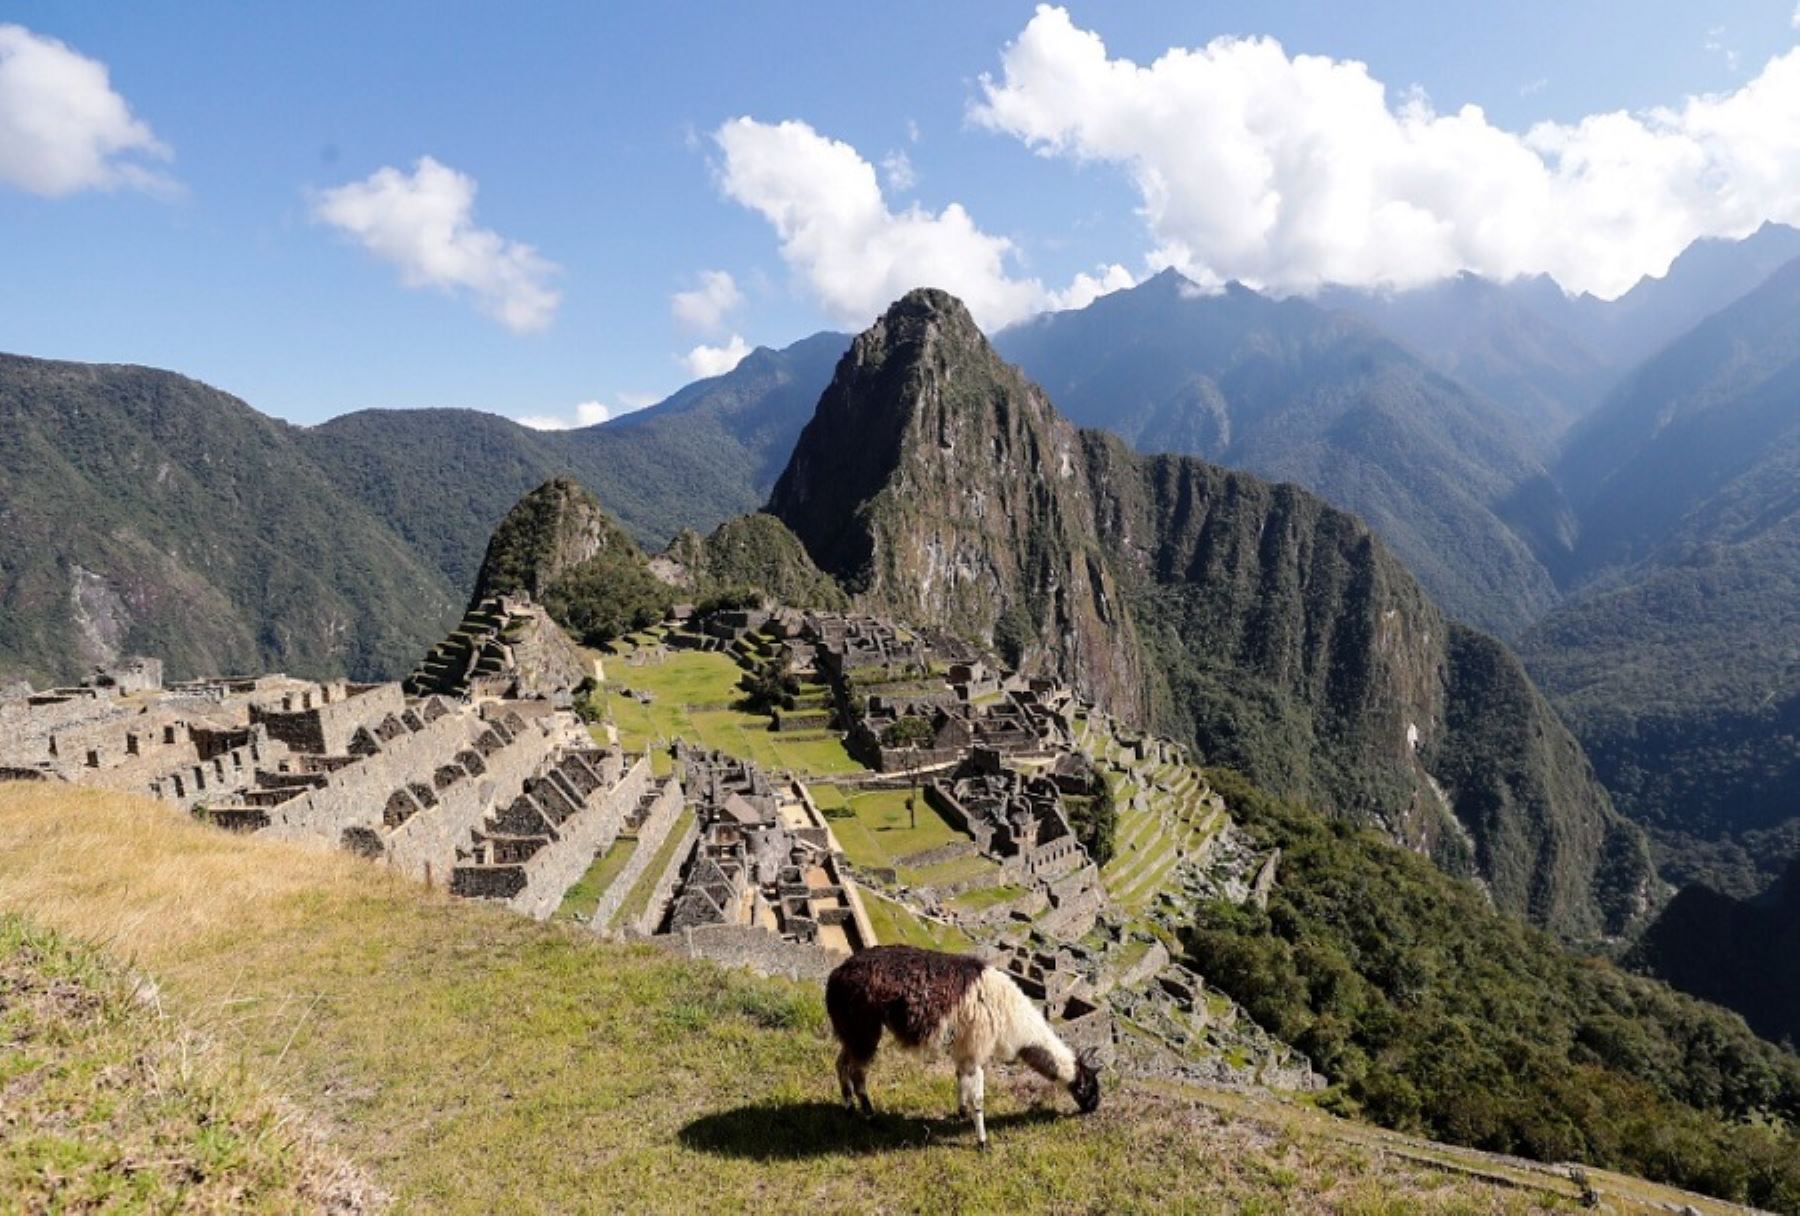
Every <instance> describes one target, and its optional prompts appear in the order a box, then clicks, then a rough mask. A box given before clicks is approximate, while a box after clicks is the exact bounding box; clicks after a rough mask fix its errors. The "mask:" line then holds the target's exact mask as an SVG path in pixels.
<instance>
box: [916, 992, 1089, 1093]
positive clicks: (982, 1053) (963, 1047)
mask: <svg viewBox="0 0 1800 1216" xmlns="http://www.w3.org/2000/svg"><path fill="white" fill-rule="evenodd" d="M945 1031H946V1035H947V1042H946V1044H945V1046H946V1047H947V1049H948V1050H949V1052H950V1058H951V1059H952V1060H954V1061H956V1066H957V1071H958V1072H961V1071H962V1070H963V1068H964V1067H965V1066H969V1067H973V1068H977V1069H980V1068H985V1067H986V1066H987V1065H988V1064H989V1063H990V1062H991V1061H995V1060H998V1061H999V1062H1000V1063H1002V1064H1010V1063H1012V1062H1013V1061H1014V1060H1016V1059H1018V1058H1019V1056H1020V1054H1021V1053H1025V1054H1028V1055H1029V1054H1032V1053H1033V1052H1039V1053H1042V1055H1041V1056H1040V1057H1039V1058H1038V1059H1034V1060H1032V1061H1031V1063H1032V1066H1033V1067H1035V1068H1040V1071H1041V1064H1042V1062H1043V1061H1044V1060H1045V1059H1047V1060H1048V1062H1049V1063H1050V1064H1052V1065H1053V1066H1054V1072H1053V1073H1046V1074H1045V1075H1046V1076H1048V1077H1050V1079H1051V1080H1053V1081H1062V1082H1065V1083H1066V1082H1068V1081H1072V1080H1074V1078H1075V1053H1074V1052H1072V1051H1070V1050H1069V1047H1068V1045H1067V1044H1066V1043H1064V1042H1063V1041H1062V1039H1061V1038H1059V1037H1058V1036H1057V1033H1056V1032H1055V1031H1054V1030H1052V1029H1050V1023H1049V1022H1047V1021H1045V1020H1044V1015H1043V1014H1042V1013H1039V1012H1038V1007H1037V1006H1036V1005H1034V1004H1032V1002H1031V998H1029V997H1027V996H1026V995H1025V994H1024V993H1023V992H1021V991H1019V986H1018V985H1017V984H1015V983H1013V981H1012V978H1011V977H1010V976H1008V975H1006V974H1005V973H1004V972H1001V971H996V970H995V969H994V968H992V967H989V968H988V969H987V970H986V971H983V972H982V973H981V978H980V979H978V980H976V981H975V982H974V983H973V984H971V985H970V986H969V990H968V992H966V993H964V994H963V999H962V1001H961V1002H960V1003H959V1004H958V1005H957V1007H956V1010H955V1012H954V1013H952V1014H951V1015H950V1018H949V1022H948V1024H947V1026H946V1027H945Z"/></svg>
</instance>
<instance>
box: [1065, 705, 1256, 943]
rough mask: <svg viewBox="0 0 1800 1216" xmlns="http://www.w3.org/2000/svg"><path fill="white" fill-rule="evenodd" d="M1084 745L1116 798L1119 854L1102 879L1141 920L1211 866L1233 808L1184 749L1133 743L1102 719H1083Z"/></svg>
mask: <svg viewBox="0 0 1800 1216" xmlns="http://www.w3.org/2000/svg"><path fill="white" fill-rule="evenodd" d="M1075 731H1076V745H1077V746H1078V747H1080V748H1081V749H1082V750H1083V751H1085V752H1086V753H1087V754H1088V756H1089V757H1090V758H1091V759H1092V760H1093V762H1094V764H1095V766H1096V767H1097V768H1098V769H1099V771H1100V773H1101V776H1102V778H1103V779H1104V780H1105V781H1106V783H1107V786H1108V788H1109V789H1110V790H1111V792H1112V796H1113V805H1114V807H1115V810H1116V815H1117V821H1116V824H1115V826H1114V829H1113V855H1112V857H1111V859H1109V860H1108V862H1107V863H1106V865H1105V866H1104V867H1103V868H1102V869H1101V872H1100V873H1101V878H1102V880H1103V881H1104V882H1105V883H1106V889H1107V893H1108V895H1109V897H1110V898H1111V899H1112V901H1113V903H1114V904H1115V905H1116V906H1117V907H1118V908H1119V909H1121V910H1122V911H1124V912H1125V913H1127V914H1128V915H1130V916H1133V917H1141V916H1142V915H1143V914H1144V913H1146V912H1147V911H1149V910H1150V909H1151V908H1152V907H1153V906H1154V905H1155V904H1156V903H1157V901H1158V899H1159V898H1160V897H1161V896H1163V895H1165V894H1172V893H1173V892H1175V891H1176V890H1177V889H1178V888H1179V886H1180V879H1181V876H1182V875H1181V871H1182V869H1183V867H1184V866H1191V865H1201V864H1204V863H1205V861H1206V859H1207V858H1208V856H1209V855H1210V852H1211V849H1212V845H1213V841H1214V840H1215V838H1216V837H1217V835H1218V833H1219V832H1220V831H1221V830H1223V829H1224V828H1225V827H1226V826H1227V824H1228V823H1229V816H1228V815H1227V814H1226V811H1225V804H1224V802H1223V800H1222V799H1220V798H1219V796H1218V795H1217V794H1215V793H1214V792H1213V791H1212V789H1211V788H1210V787H1209V786H1208V785H1207V784H1206V781H1205V778H1204V777H1202V776H1201V773H1200V770H1199V769H1198V767H1197V766H1195V765H1194V764H1193V762H1192V761H1191V760H1190V759H1188V758H1186V757H1185V756H1184V755H1182V754H1181V752H1180V750H1179V749H1177V748H1174V747H1172V746H1170V745H1168V744H1165V743H1161V742H1159V741H1155V740H1150V741H1140V740H1139V739H1138V738H1137V737H1134V736H1127V735H1126V734H1125V733H1124V732H1123V731H1122V730H1121V729H1120V728H1119V727H1118V726H1117V725H1116V724H1115V723H1114V722H1113V721H1112V720H1111V719H1110V718H1108V717H1106V716H1105V715H1103V714H1099V713H1096V712H1092V711H1090V712H1086V713H1082V714H1078V715H1077V716H1076V718H1075Z"/></svg>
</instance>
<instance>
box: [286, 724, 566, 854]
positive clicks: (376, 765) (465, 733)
mask: <svg viewBox="0 0 1800 1216" xmlns="http://www.w3.org/2000/svg"><path fill="white" fill-rule="evenodd" d="M414 720H415V721H419V722H420V726H419V729H417V730H407V731H403V732H402V733H401V734H399V735H396V736H394V737H393V738H391V739H388V740H386V741H385V742H384V743H383V744H382V745H381V750H380V751H378V752H376V753H374V754H373V755H368V756H363V757H361V758H359V759H357V760H356V761H355V762H354V763H350V764H346V765H344V766H342V767H339V768H336V769H335V771H333V772H331V773H330V774H329V777H328V779H327V780H326V782H325V783H324V784H323V785H321V786H320V787H318V788H315V789H308V790H306V791H305V792H303V793H301V794H299V795H297V796H295V797H293V798H290V799H288V800H287V801H285V802H281V803H279V804H277V805H274V806H270V807H268V808H266V814H267V818H268V825H267V827H266V828H264V829H263V830H264V831H265V832H267V833H268V834H269V835H271V836H275V837H278V838H281V839H286V840H313V841H322V842H324V843H327V844H331V845H338V844H341V843H342V842H343V840H344V836H345V833H346V832H348V831H350V830H352V829H368V830H372V831H374V832H376V833H378V834H379V835H380V836H381V838H382V839H383V840H384V841H385V842H386V854H387V859H388V862H389V864H391V865H393V866H394V867H395V868H396V869H398V870H401V871H402V872H404V873H407V874H411V875H413V876H414V877H418V878H424V879H426V880H427V881H431V882H447V881H448V880H449V876H450V870H451V868H452V866H453V865H454V864H455V857H456V850H457V849H458V848H459V847H461V846H463V845H465V844H467V843H468V839H469V833H470V831H471V830H472V829H473V828H475V827H477V826H479V825H480V823H481V821H482V817H483V816H484V815H485V814H486V812H487V810H488V809H489V808H491V807H492V806H493V805H494V803H495V802H496V801H497V800H511V799H512V798H513V797H516V796H517V795H518V793H519V791H520V789H521V788H522V787H523V784H524V782H525V779H526V778H528V777H530V776H531V775H532V773H533V772H535V771H536V769H537V767H538V766H539V765H540V764H542V763H543V762H544V761H545V760H546V759H547V758H548V757H549V755H550V752H551V750H552V748H553V746H554V744H555V742H556V741H557V739H558V738H559V735H558V734H557V733H555V732H554V731H553V728H551V727H550V726H549V725H548V724H544V725H538V724H524V725H523V728H522V729H521V730H520V731H519V732H518V733H517V734H516V735H514V736H512V737H511V738H502V736H501V735H500V733H499V732H491V731H490V729H489V724H488V723H486V722H484V721H483V720H482V719H481V718H480V717H479V716H478V715H476V714H474V713H472V712H469V711H467V710H452V711H450V712H447V713H443V714H441V715H439V716H437V717H435V718H430V719H429V720H422V719H420V718H418V717H415V719H414ZM484 737H485V747H484ZM470 752H473V753H475V754H477V755H478V756H480V759H481V768H482V771H481V773H479V774H471V773H469V772H468V771H467V770H466V769H465V768H464V767H462V766H461V765H459V764H457V763H456V757H458V756H459V755H463V754H465V753H470ZM446 778H448V779H447V780H446ZM415 787H416V789H417V791H418V793H417V794H408V797H409V798H411V799H412V801H411V803H410V807H411V813H410V814H409V815H408V816H407V817H406V818H405V819H404V821H403V822H400V823H398V824H390V823H389V822H388V821H387V812H388V807H389V802H390V799H392V798H393V797H394V796H395V794H396V793H397V792H404V791H411V790H413V789H415Z"/></svg>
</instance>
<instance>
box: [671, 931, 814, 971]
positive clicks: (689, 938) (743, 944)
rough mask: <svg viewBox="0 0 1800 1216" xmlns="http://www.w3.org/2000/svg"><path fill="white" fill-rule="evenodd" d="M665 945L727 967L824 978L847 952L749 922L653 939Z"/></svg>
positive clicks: (678, 952)
mask: <svg viewBox="0 0 1800 1216" xmlns="http://www.w3.org/2000/svg"><path fill="white" fill-rule="evenodd" d="M653 940H654V941H655V943H656V944H657V945H659V946H661V947H662V948H663V949H665V950H668V951H671V952H673V953H676V954H682V955H685V956H687V957H688V958H705V959H711V960H712V961H713V962H715V963H720V964H722V965H724V966H727V967H747V968H749V969H750V970H752V971H756V972H760V973H761V974H763V975H784V976H787V977H788V978H789V979H794V980H821V981H822V980H824V978H825V977H826V976H828V975H830V974H831V972H832V969H833V968H835V967H836V966H837V965H838V964H839V963H841V962H843V961H844V959H845V958H847V957H849V956H848V955H843V954H837V953H834V952H833V951H830V950H827V949H825V948H824V947H823V946H808V945H804V944H802V943H800V942H790V941H783V940H782V939H781V938H779V937H776V936H775V935H774V934H773V933H768V932H765V931H763V930H762V929H757V928H753V927H751V926H749V925H702V926H700V927H698V928H694V929H684V930H682V931H681V932H680V933H665V934H662V935H661V936H659V937H657V938H655V939H653Z"/></svg>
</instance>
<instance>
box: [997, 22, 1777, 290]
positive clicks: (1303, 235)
mask: <svg viewBox="0 0 1800 1216" xmlns="http://www.w3.org/2000/svg"><path fill="white" fill-rule="evenodd" d="M1001 67H1002V71H1001V74H1000V77H999V79H997V80H996V79H994V78H992V77H986V76H984V77H983V78H982V82H981V86H980V89H981V96H980V98H979V99H978V100H977V101H976V102H975V103H973V104H972V106H971V108H970V116H971V118H972V119H973V120H974V121H975V122H976V123H978V124H980V125H983V126H986V127H988V128H990V129H992V130H994V131H998V132H1002V133H1005V134H1008V135H1011V136H1014V137H1016V138H1017V139H1019V140H1021V141H1023V142H1024V143H1025V144H1026V145H1027V146H1029V147H1031V148H1033V149H1034V150H1036V151H1037V152H1038V153H1040V154H1041V155H1043V156H1046V157H1064V158H1068V159H1070V160H1073V161H1077V162H1091V163H1101V164H1109V165H1114V166H1117V167H1119V168H1121V169H1122V170H1123V171H1124V172H1126V173H1127V174H1128V175H1129V176H1130V178H1131V180H1132V182H1133V184H1134V185H1135V187H1136V189H1137V191H1138V194H1139V197H1140V200H1141V211H1142V215H1143V218H1144V221H1145V223H1146V224H1147V226H1148V227H1149V230H1150V232H1151V234H1152V237H1153V239H1154V241H1155V242H1156V245H1155V248H1154V249H1153V250H1152V251H1151V253H1150V254H1149V255H1148V257H1147V259H1146V260H1147V262H1149V263H1150V264H1152V265H1155V264H1158V263H1161V264H1166V265H1173V266H1176V267H1178V268H1180V269H1181V270H1182V271H1183V272H1184V273H1187V274H1188V275H1189V276H1190V277H1192V278H1194V279H1196V280H1197V281H1199V282H1202V283H1216V282H1219V281H1222V280H1229V279H1240V280H1243V281H1245V282H1247V283H1250V284H1252V285H1255V286H1260V287H1264V288H1269V289H1273V290H1277V291H1283V290H1288V291H1306V290H1309V289H1311V288H1314V287H1316V286H1318V285H1319V284H1321V283H1326V282H1340V283H1351V284H1363V285H1393V286H1405V285H1409V284H1415V283H1420V282H1425V281H1429V280H1432V279H1436V278H1441V277H1443V276H1446V275H1449V274H1453V273H1455V272H1457V271H1459V270H1472V271H1475V272H1477V273H1480V274H1485V275H1489V276H1491V277H1495V278H1509V277H1512V276H1516V275H1520V274H1533V273H1539V272H1548V273H1549V274H1551V275H1552V276H1554V277H1555V278H1556V279H1557V281H1558V282H1560V283H1562V284H1563V286H1564V287H1566V288H1569V289H1570V290H1589V291H1593V292H1595V293H1596V294H1600V295H1604V296H1612V295H1617V294H1618V293H1620V292H1622V291H1624V290H1625V289H1627V288H1628V287H1630V286H1631V284H1632V283H1634V282H1635V281H1636V280H1637V279H1638V278H1640V277H1641V276H1643V275H1645V274H1660V273H1662V272H1663V271H1664V270H1665V269H1666V268H1667V266H1668V263H1669V262H1670V260H1671V259H1672V258H1673V257H1674V256H1675V254H1677V253H1679V252H1680V251H1681V250H1682V249H1683V248H1685V247H1686V246H1687V244H1688V243H1690V242H1691V241H1693V240H1694V239H1696V238H1698V237H1701V236H1727V237H1738V236H1744V235H1747V234H1748V233H1750V232H1751V231H1753V230H1755V228H1756V227H1757V226H1758V225H1760V224H1761V223H1763V222H1764V221H1765V220H1776V221H1781V222H1786V223H1797V222H1800V48H1796V49H1795V50H1793V51H1790V52H1788V53H1786V54H1784V55H1781V56H1778V57H1776V58H1774V59H1772V60H1770V61H1769V63H1768V64H1767V65H1766V66H1765V67H1764V68H1763V70H1762V71H1761V72H1760V73H1759V74H1758V75H1757V76H1756V77H1755V78H1754V79H1752V80H1750V81H1748V82H1747V83H1745V84H1744V85H1743V86H1742V87H1741V88H1738V89H1736V90H1735V91H1732V92H1728V93H1720V94H1705V95H1699V96H1693V97H1689V98H1687V99H1686V100H1684V101H1682V102H1681V103H1680V104H1678V105H1673V106H1664V107H1657V108H1654V109H1650V110H1646V111H1642V112H1637V113H1629V112H1625V111H1615V112H1612V113H1604V114H1593V115H1589V116H1588V117H1585V118H1583V119H1581V120H1580V121H1578V122H1574V123H1549V122H1546V123H1540V124H1538V125H1536V126H1533V127H1531V128H1530V129H1529V130H1526V131H1524V132H1513V131H1507V130H1504V129H1502V128H1500V127H1497V126H1495V125H1494V124H1493V123H1491V122H1490V121H1489V120H1488V118H1487V115H1486V114H1485V113H1484V112H1483V111H1482V110H1481V108H1480V107H1479V106H1474V105H1465V106H1463V107H1461V108H1460V109H1458V110H1455V111H1454V112H1450V113H1439V112H1437V111H1436V110H1435V109H1434V108H1433V106H1432V104H1431V103H1430V101H1429V100H1428V99H1427V98H1425V97H1424V96H1423V95H1421V94H1419V93H1417V92H1412V93H1407V94H1403V95H1401V96H1399V97H1398V98H1396V99H1390V97H1389V95H1388V92H1387V90H1386V89H1385V88H1384V86H1383V85H1382V83H1381V82H1380V81H1378V80H1376V79H1374V78H1373V77H1372V76H1371V75H1370V74H1369V70H1368V68H1367V67H1366V66H1365V65H1364V64H1361V63H1357V62H1354V61H1350V60H1336V59H1331V58H1327V57H1323V56H1317V55H1294V56H1290V55H1288V54H1287V52H1286V51H1284V50H1283V49H1282V47H1281V45H1280V44H1279V43H1277V42H1275V41H1274V40H1273V39H1269V38H1237V37H1221V38H1217V39H1214V40H1213V41H1212V42H1209V43H1207V44H1206V45H1205V46H1203V47H1200V48H1198V49H1188V48H1174V49H1171V50H1169V51H1167V52H1166V53H1165V54H1163V55H1162V56H1161V57H1159V58H1157V59H1156V60H1155V61H1154V62H1152V63H1150V64H1149V65H1148V66H1144V65H1140V64H1138V63H1136V62H1133V61H1132V60H1130V59H1126V58H1123V57H1113V56H1110V55H1109V54H1108V52H1107V49H1106V46H1105V44H1104V43H1103V42H1102V41H1101V39H1100V37H1099V35H1098V34H1095V33H1093V32H1091V31H1088V30H1083V29H1080V28H1077V27H1076V25H1075V23H1074V22H1073V21H1072V20H1071V19H1070V17H1069V15H1068V13H1067V12H1065V11H1064V10H1062V9H1060V8H1053V7H1049V6H1043V7H1040V8H1039V9H1038V10H1037V13H1036V15H1035V16H1033V17H1032V19H1031V20H1030V22H1029V23H1027V25H1026V26H1025V28H1024V30H1023V31H1022V32H1021V33H1020V35H1019V37H1018V39H1017V40H1016V41H1014V42H1013V43H1011V44H1010V45H1009V46H1007V47H1006V49H1005V50H1004V51H1003V52H1002V56H1001Z"/></svg>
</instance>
